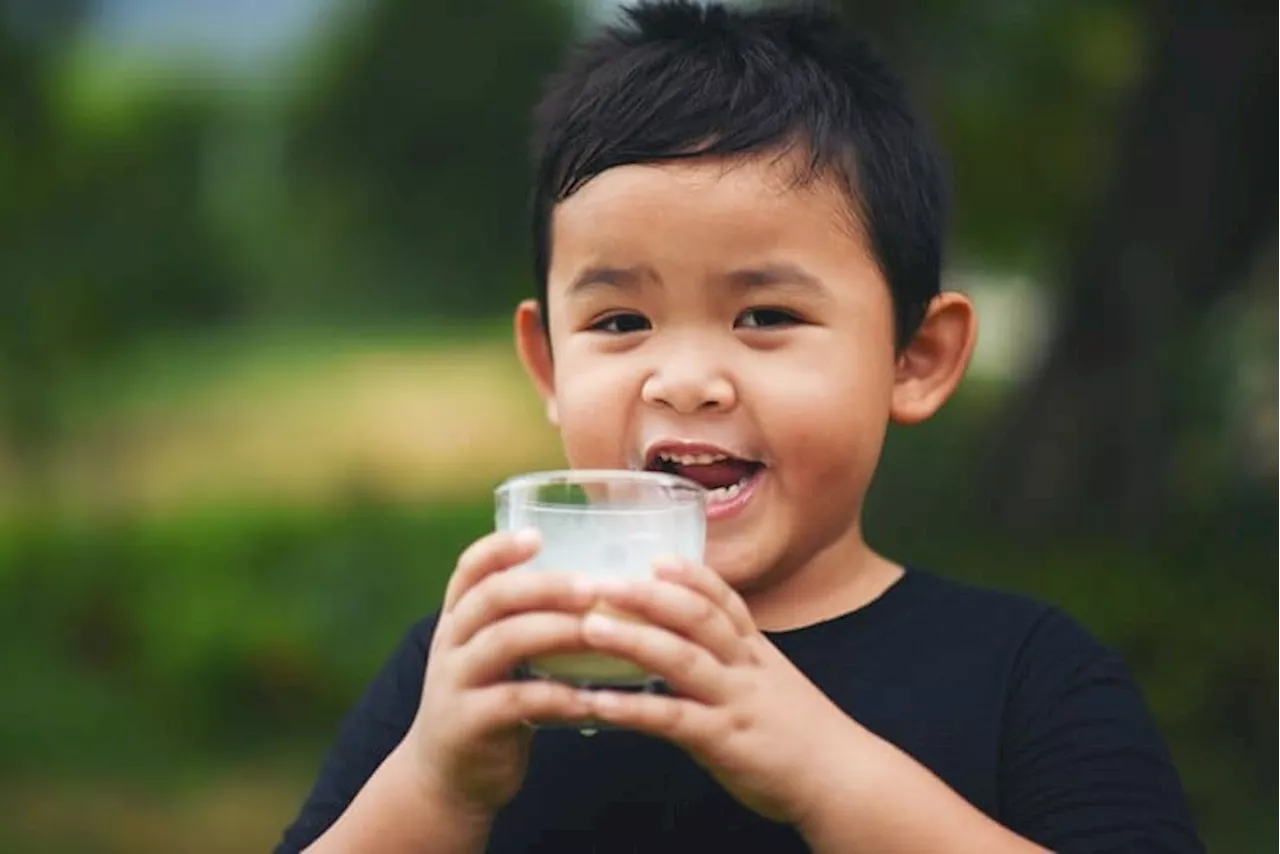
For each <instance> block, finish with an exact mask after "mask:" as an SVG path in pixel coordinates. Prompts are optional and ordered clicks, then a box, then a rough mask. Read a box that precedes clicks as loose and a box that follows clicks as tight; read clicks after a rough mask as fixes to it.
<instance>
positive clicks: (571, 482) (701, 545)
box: [495, 470, 707, 691]
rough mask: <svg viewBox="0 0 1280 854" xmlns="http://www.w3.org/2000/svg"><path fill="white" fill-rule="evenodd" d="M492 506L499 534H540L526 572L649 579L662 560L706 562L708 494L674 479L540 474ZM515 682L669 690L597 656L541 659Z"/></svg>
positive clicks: (502, 489)
mask: <svg viewBox="0 0 1280 854" xmlns="http://www.w3.org/2000/svg"><path fill="white" fill-rule="evenodd" d="M495 504H496V524H497V527H498V529H499V530H520V529H522V528H537V529H538V531H539V532H540V533H541V534H542V549H541V550H540V551H539V552H538V554H537V555H536V556H534V557H533V559H531V560H530V561H528V562H527V563H525V564H523V565H522V566H521V567H519V569H521V570H525V571H531V572H570V573H582V574H584V575H591V576H596V577H602V576H623V577H627V578H646V577H650V576H651V575H652V572H653V562H654V560H655V559H656V558H658V557H660V556H663V555H679V556H680V557H683V558H686V559H688V560H695V561H701V560H703V552H704V549H705V547H706V534H707V515H706V491H705V490H704V489H703V488H702V487H701V486H700V485H699V484H697V483H694V482H692V481H689V480H685V479H683V478H680V477H676V476H674V475H669V474H661V473H657V472H638V471H592V470H574V471H552V472H537V473H534V474H526V475H521V476H519V477H515V478H512V479H511V480H508V481H506V482H505V483H503V484H502V485H501V486H499V487H498V488H497V490H496V492H495ZM622 616H624V617H626V616H627V615H622ZM632 619H634V618H632ZM517 676H518V677H520V678H542V679H555V680H558V681H561V682H565V683H568V684H571V685H576V686H578V687H583V688H593V687H608V688H610V689H615V690H618V689H621V690H634V691H661V690H664V688H665V686H664V685H663V684H662V681H661V680H660V679H656V678H655V677H653V676H651V675H650V674H648V673H646V672H645V671H644V670H643V669H641V668H639V667H637V666H636V665H635V664H633V663H631V662H629V661H624V660H621V659H618V658H615V657H612V656H607V655H602V654H600V653H575V654H564V655H550V656H544V657H541V658H538V659H535V660H532V661H529V662H526V663H525V664H524V665H523V666H522V668H521V670H520V672H519V673H517Z"/></svg>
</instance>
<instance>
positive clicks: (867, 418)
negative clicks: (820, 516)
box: [757, 362, 893, 489]
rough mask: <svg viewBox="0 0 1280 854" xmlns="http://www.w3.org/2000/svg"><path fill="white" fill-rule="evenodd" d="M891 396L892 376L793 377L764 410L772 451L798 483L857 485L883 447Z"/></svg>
mask: <svg viewBox="0 0 1280 854" xmlns="http://www.w3.org/2000/svg"><path fill="white" fill-rule="evenodd" d="M892 391H893V382H892V375H891V373H890V371H889V370H888V369H886V368H883V367H882V366H881V365H879V364H876V365H875V366H873V367H871V368H869V369H868V370H856V369H854V370H847V371H840V370H834V369H833V368H832V367H831V366H830V363H829V362H828V363H827V366H826V368H825V369H819V368H816V367H815V368H814V369H811V370H806V371H796V372H794V373H792V374H791V375H790V376H789V378H788V381H787V382H785V383H777V384H775V385H774V387H773V392H772V394H771V395H770V399H769V401H768V403H767V404H765V407H766V411H764V412H761V411H760V410H759V409H757V414H758V417H760V418H761V421H762V422H766V423H767V425H768V426H767V427H766V435H767V437H768V440H769V444H770V450H771V451H772V452H773V453H774V454H775V455H777V456H778V457H779V459H780V461H785V462H787V463H788V465H786V469H788V470H789V471H790V473H791V474H792V475H793V477H794V478H795V479H796V480H804V481H805V482H806V484H808V485H807V486H806V489H811V488H812V484H811V483H809V482H810V481H816V480H821V481H823V482H825V483H826V485H827V486H828V487H829V486H832V485H833V482H837V483H845V484H848V485H850V486H855V487H856V486H857V485H859V484H861V483H862V482H863V481H865V480H866V479H867V478H868V477H869V476H870V472H871V470H872V469H874V467H875V463H876V460H877V459H878V458H879V455H880V449H881V446H882V445H883V442H884V435H885V429H886V425H887V422H888V418H889V406H890V402H891V395H892Z"/></svg>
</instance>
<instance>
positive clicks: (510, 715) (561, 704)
mask: <svg viewBox="0 0 1280 854" xmlns="http://www.w3.org/2000/svg"><path fill="white" fill-rule="evenodd" d="M468 711H469V713H470V714H471V715H473V716H474V718H473V720H474V721H475V723H476V725H477V726H478V727H479V728H480V729H481V731H483V732H493V731H495V730H502V729H509V728H511V727H514V726H521V725H523V724H524V723H525V722H526V721H586V720H590V719H591V718H592V710H591V704H590V702H589V698H588V692H585V691H582V690H580V689H577V688H573V687H572V686H569V685H563V684H561V683H559V682H553V681H551V680H547V679H534V680H529V681H527V682H504V683H502V684H500V685H492V686H490V687H488V688H481V689H480V690H478V691H474V692H472V695H471V697H470V698H469V702H468Z"/></svg>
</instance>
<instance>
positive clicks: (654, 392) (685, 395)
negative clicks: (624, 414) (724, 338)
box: [640, 347, 738, 415]
mask: <svg viewBox="0 0 1280 854" xmlns="http://www.w3.org/2000/svg"><path fill="white" fill-rule="evenodd" d="M640 396H641V398H642V399H643V400H644V402H645V403H648V404H651V405H653V406H664V407H667V408H668V409H672V410H674V411H676V412H678V413H680V414H681V415H692V414H694V413H698V412H724V411H728V410H730V409H732V408H733V407H734V405H735V404H736V403H737V402H738V392H737V389H736V388H735V386H734V384H733V381H732V380H731V379H730V378H729V377H728V376H727V375H726V374H725V372H724V371H723V370H722V369H720V368H719V367H718V366H717V365H716V363H715V360H713V359H711V358H709V354H705V353H700V352H698V350H697V349H695V348H692V347H683V348H674V349H672V350H671V351H669V352H668V353H666V354H665V356H664V358H663V360H662V363H661V364H659V365H657V366H656V367H655V368H654V370H653V372H652V373H651V374H649V376H648V378H646V379H645V382H644V385H643V386H642V388H641V390H640Z"/></svg>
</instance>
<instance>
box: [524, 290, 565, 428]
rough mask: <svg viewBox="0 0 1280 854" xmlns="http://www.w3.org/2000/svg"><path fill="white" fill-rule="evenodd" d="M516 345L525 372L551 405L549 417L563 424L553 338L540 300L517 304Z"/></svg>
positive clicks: (554, 422)
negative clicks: (559, 404) (557, 406)
mask: <svg viewBox="0 0 1280 854" xmlns="http://www.w3.org/2000/svg"><path fill="white" fill-rule="evenodd" d="M515 324H516V349H517V350H518V351H519V352H520V361H521V362H522V363H524V369H525V372H526V373H528V374H529V379H531V380H532V381H533V387H534V388H535V389H537V391H538V396H539V397H541V398H542V403H543V405H544V406H545V407H546V409H547V420H548V421H550V422H551V423H552V424H553V425H556V426H559V424H560V414H559V413H558V412H557V411H556V373H555V366H554V365H553V364H552V361H551V340H550V338H549V337H548V335H547V331H546V329H547V327H546V324H545V323H544V321H543V318H542V311H541V309H539V308H538V302H537V300H531V299H527V300H525V301H524V302H522V303H520V305H518V306H516V317H515Z"/></svg>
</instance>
